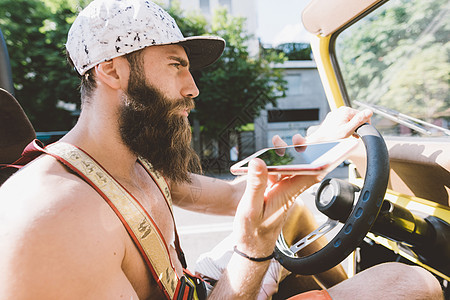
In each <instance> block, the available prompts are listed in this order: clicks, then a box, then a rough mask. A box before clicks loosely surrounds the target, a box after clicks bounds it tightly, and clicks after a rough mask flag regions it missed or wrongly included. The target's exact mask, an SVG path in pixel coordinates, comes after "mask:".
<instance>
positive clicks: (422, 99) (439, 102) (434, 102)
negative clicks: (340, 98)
mask: <svg viewBox="0 0 450 300" xmlns="http://www.w3.org/2000/svg"><path fill="white" fill-rule="evenodd" d="M386 6H387V8H386V9H382V10H380V11H379V12H375V13H374V14H371V15H369V16H368V17H366V18H365V19H364V20H362V21H360V22H358V23H357V24H356V25H354V26H353V27H350V28H349V29H348V30H346V31H344V32H343V33H342V36H341V37H340V38H339V39H338V41H337V48H338V53H339V55H338V56H339V57H340V58H341V61H340V63H341V65H340V66H341V68H342V74H343V76H344V78H345V81H346V87H347V90H348V93H349V96H350V99H357V100H360V101H362V102H367V103H373V104H379V105H382V106H386V107H389V108H391V109H395V110H398V111H402V112H403V113H406V114H410V115H412V116H414V117H417V118H424V119H426V120H428V121H432V120H433V119H434V118H435V116H437V115H439V116H442V113H443V112H445V111H446V110H447V111H448V109H449V108H450V72H449V70H450V42H449V40H448V38H449V36H450V22H449V20H450V5H449V3H448V1H447V0H433V1H406V0H398V1H391V3H388V4H387V5H386Z"/></svg>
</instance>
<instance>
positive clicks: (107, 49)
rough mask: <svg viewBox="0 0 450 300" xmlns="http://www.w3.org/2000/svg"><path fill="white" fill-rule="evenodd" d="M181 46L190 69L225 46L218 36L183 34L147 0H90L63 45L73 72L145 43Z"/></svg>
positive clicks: (201, 65) (213, 58)
mask: <svg viewBox="0 0 450 300" xmlns="http://www.w3.org/2000/svg"><path fill="white" fill-rule="evenodd" d="M171 44H177V45H180V46H183V47H185V49H186V53H187V55H188V58H189V62H190V65H191V69H194V70H196V69H201V68H204V67H206V66H209V65H210V64H212V63H214V62H215V61H216V60H217V59H218V58H219V57H220V56H221V55H222V52H223V49H224V48H225V41H224V40H223V39H222V38H220V37H211V36H194V37H187V38H185V37H183V34H182V33H181V31H180V29H179V28H178V26H177V24H176V22H175V20H174V19H173V18H172V17H171V16H170V15H169V14H168V13H167V12H166V11H165V10H164V9H162V8H161V7H159V6H158V5H156V4H155V3H153V2H151V1H148V0H94V1H92V2H91V3H90V4H89V5H88V6H86V8H85V9H83V10H82V11H81V12H80V14H79V15H78V16H77V18H76V19H75V21H74V22H73V24H72V26H71V27H70V30H69V34H68V37H67V43H66V49H67V52H68V55H69V57H70V59H71V60H72V62H73V64H74V66H75V68H76V70H77V72H78V73H79V74H80V75H84V73H86V71H88V70H89V69H91V68H93V67H94V66H96V65H98V64H99V63H102V62H104V61H107V60H110V59H112V58H115V57H119V56H122V55H125V54H128V53H131V52H134V51H137V50H140V49H143V48H145V47H148V46H155V45H171Z"/></svg>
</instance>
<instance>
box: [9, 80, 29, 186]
mask: <svg viewBox="0 0 450 300" xmlns="http://www.w3.org/2000/svg"><path fill="white" fill-rule="evenodd" d="M35 138H36V132H35V131H34V128H33V126H32V125H31V122H30V120H29V119H28V117H27V116H26V114H25V112H24V111H23V109H22V107H21V106H20V104H19V102H18V101H17V100H16V99H15V98H14V96H13V95H11V94H10V93H9V92H8V91H6V90H5V89H2V88H0V166H1V165H3V166H4V165H7V164H11V163H13V162H14V161H16V160H17V159H18V158H20V156H21V154H22V151H23V149H24V148H25V146H26V145H28V144H29V143H30V142H31V141H32V140H33V139H35ZM15 171H16V170H15V169H13V168H0V185H1V184H3V182H4V181H6V179H7V178H8V177H9V176H11V175H12V174H13V173H14V172H15Z"/></svg>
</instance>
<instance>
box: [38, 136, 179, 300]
mask: <svg viewBox="0 0 450 300" xmlns="http://www.w3.org/2000/svg"><path fill="white" fill-rule="evenodd" d="M43 152H45V153H47V154H49V155H51V156H53V157H55V158H56V159H57V160H58V161H60V162H61V163H63V164H64V165H66V166H67V167H69V168H70V169H71V170H72V171H74V172H75V173H76V174H78V175H79V176H80V177H81V178H82V179H84V180H85V181H86V182H87V183H88V184H89V185H91V186H92V187H93V188H94V189H95V190H96V191H97V192H98V193H99V194H100V195H101V196H102V197H103V199H105V201H106V202H107V203H108V204H109V205H110V206H111V208H112V209H113V210H114V212H115V213H116V215H117V216H118V217H119V219H120V220H121V221H122V224H123V225H124V226H125V228H126V229H127V231H128V233H129V235H130V237H131V238H132V239H133V241H134V243H135V244H136V246H137V248H138V249H139V251H140V252H141V255H142V257H143V258H144V260H145V262H146V263H147V265H148V267H149V269H150V271H151V273H152V275H153V277H154V279H155V280H156V282H157V284H158V285H159V286H160V288H161V289H162V291H163V292H164V294H165V296H166V298H168V299H174V298H175V297H176V296H177V294H178V290H179V289H180V286H179V283H180V281H179V278H178V276H177V274H176V272H175V269H174V267H173V265H172V262H171V260H170V256H169V251H168V247H167V244H166V242H165V241H164V239H163V237H162V234H161V232H160V231H159V229H158V227H157V226H156V224H155V223H154V221H153V220H152V218H151V217H150V216H149V214H148V213H147V211H145V209H144V208H143V207H142V205H141V204H140V203H139V202H138V201H137V200H136V199H135V198H134V197H133V196H132V195H131V194H130V193H129V192H128V191H127V190H126V189H125V188H124V187H123V186H122V185H121V184H120V183H119V182H117V181H116V180H115V179H114V178H113V177H112V176H111V175H110V174H109V173H108V172H107V171H106V170H105V169H103V168H102V167H101V166H100V165H99V164H98V163H97V162H96V161H95V160H94V159H93V158H92V157H90V156H89V154H87V153H86V152H84V151H83V150H81V149H79V148H77V147H75V146H73V145H70V144H67V143H63V142H57V143H54V144H51V145H49V146H47V147H46V148H45V149H43Z"/></svg>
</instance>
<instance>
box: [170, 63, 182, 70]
mask: <svg viewBox="0 0 450 300" xmlns="http://www.w3.org/2000/svg"><path fill="white" fill-rule="evenodd" d="M170 65H171V66H174V67H175V68H177V69H179V68H180V67H181V64H180V63H173V64H170Z"/></svg>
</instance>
